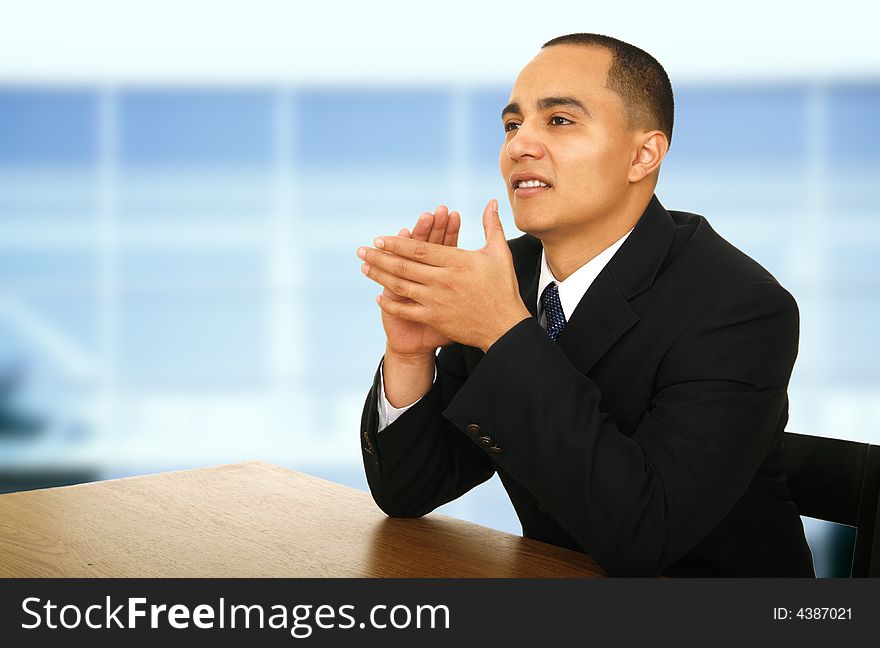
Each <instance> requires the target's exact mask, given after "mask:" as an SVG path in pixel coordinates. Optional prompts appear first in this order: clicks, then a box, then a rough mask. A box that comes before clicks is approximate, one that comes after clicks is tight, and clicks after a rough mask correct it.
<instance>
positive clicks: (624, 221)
mask: <svg viewBox="0 0 880 648" xmlns="http://www.w3.org/2000/svg"><path fill="white" fill-rule="evenodd" d="M651 195H653V192H652V194H651ZM651 195H649V196H648V197H647V199H645V198H644V197H643V196H638V197H635V198H633V199H630V200H627V201H625V202H624V203H623V204H622V205H620V206H619V207H618V208H616V209H615V210H614V211H613V212H612V213H610V214H607V215H605V216H602V217H600V218H594V219H591V220H590V221H588V222H586V223H584V224H582V225H580V226H579V227H578V228H577V230H575V231H571V230H567V231H565V232H558V233H556V232H554V233H552V234H549V235H545V236H542V237H541V243H542V244H543V246H544V255H545V257H546V258H547V265H548V266H550V271H551V272H552V273H553V276H554V277H555V278H556V280H557V281H565V280H566V279H567V278H568V277H569V276H571V274H572V273H573V272H574V271H575V270H577V269H578V268H580V267H582V266H583V265H584V264H585V263H587V262H589V261H590V260H592V259H593V258H595V257H596V256H597V255H598V254H600V253H601V252H602V251H603V250H606V249H608V247H610V246H611V245H612V244H613V243H615V242H616V241H617V240H619V239H620V238H621V237H622V236H623V235H624V234H626V233H627V232H628V231H630V230H631V229H632V228H633V227H635V224H636V223H637V222H638V220H639V218H640V217H641V215H642V214H643V213H644V211H645V209H646V208H647V207H648V203H649V202H651Z"/></svg>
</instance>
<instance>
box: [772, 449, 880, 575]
mask: <svg viewBox="0 0 880 648" xmlns="http://www.w3.org/2000/svg"><path fill="white" fill-rule="evenodd" d="M783 453H784V455H785V461H786V463H787V464H788V485H789V488H790V489H791V499H792V501H793V502H794V503H795V504H797V507H798V509H800V513H801V515H806V516H807V517H811V518H817V519H819V520H827V521H829V522H836V523H838V524H846V525H848V526H851V527H855V528H856V544H855V549H854V551H853V560H852V570H851V575H852V576H853V577H862V576H880V528H878V527H877V516H878V506H880V497H878V495H880V446H875V445H871V444H868V443H858V442H856V441H845V440H843V439H828V438H825V437H814V436H808V435H806V434H795V433H794V432H786V433H785V437H784V439H783Z"/></svg>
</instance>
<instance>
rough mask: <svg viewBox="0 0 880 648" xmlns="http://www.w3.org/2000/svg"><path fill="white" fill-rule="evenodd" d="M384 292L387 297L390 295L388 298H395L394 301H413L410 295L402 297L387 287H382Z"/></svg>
mask: <svg viewBox="0 0 880 648" xmlns="http://www.w3.org/2000/svg"><path fill="white" fill-rule="evenodd" d="M382 294H383V295H385V296H386V297H388V299H393V300H394V301H402V302H411V301H412V299H409V298H408V297H401V296H400V295H398V294H396V293H393V292H391V291H390V290H388V289H387V288H385V287H383V288H382Z"/></svg>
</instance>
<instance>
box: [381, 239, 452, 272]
mask: <svg viewBox="0 0 880 648" xmlns="http://www.w3.org/2000/svg"><path fill="white" fill-rule="evenodd" d="M373 245H375V246H376V247H377V248H379V249H380V250H383V251H385V252H391V253H392V254H396V255H398V256H402V257H406V258H407V259H412V260H413V261H418V262H419V263H424V264H426V265H432V266H437V267H445V266H448V265H450V264H451V263H452V262H453V261H454V260H455V259H456V258H458V256H459V255H461V254H465V252H464V251H463V250H459V249H458V248H451V247H446V246H444V245H434V244H433V243H428V242H427V241H416V240H413V239H406V238H400V237H399V236H380V237H379V238H377V239H376V240H375V241H373ZM366 249H367V250H369V248H366Z"/></svg>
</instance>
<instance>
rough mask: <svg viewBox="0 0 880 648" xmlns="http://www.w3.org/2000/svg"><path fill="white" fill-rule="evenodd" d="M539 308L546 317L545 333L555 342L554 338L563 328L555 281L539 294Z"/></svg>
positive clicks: (562, 316)
mask: <svg viewBox="0 0 880 648" xmlns="http://www.w3.org/2000/svg"><path fill="white" fill-rule="evenodd" d="M541 308H542V309H543V311H544V317H546V318H547V335H549V336H550V339H551V340H553V341H554V342H556V338H558V337H559V334H560V333H562V330H563V329H564V328H565V313H563V312H562V302H560V301H559V287H558V286H557V285H556V282H553V283H550V284H548V285H547V287H546V288H544V292H543V293H542V294H541Z"/></svg>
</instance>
